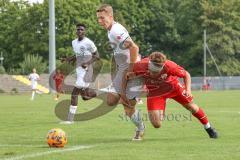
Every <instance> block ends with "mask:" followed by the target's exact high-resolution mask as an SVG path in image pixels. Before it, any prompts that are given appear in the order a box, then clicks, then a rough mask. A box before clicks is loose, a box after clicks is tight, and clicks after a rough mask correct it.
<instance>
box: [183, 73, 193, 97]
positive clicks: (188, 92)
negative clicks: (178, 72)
mask: <svg viewBox="0 0 240 160" xmlns="http://www.w3.org/2000/svg"><path fill="white" fill-rule="evenodd" d="M183 81H184V84H185V87H186V95H187V96H192V91H191V75H190V74H189V73H188V72H187V71H186V74H185V76H184V77H183Z"/></svg>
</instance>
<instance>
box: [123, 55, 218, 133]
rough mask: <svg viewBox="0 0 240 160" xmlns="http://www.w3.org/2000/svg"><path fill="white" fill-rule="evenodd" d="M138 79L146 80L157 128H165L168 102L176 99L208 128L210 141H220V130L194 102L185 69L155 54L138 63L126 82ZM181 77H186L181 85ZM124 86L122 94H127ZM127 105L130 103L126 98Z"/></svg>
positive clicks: (189, 77) (189, 80)
mask: <svg viewBox="0 0 240 160" xmlns="http://www.w3.org/2000/svg"><path fill="white" fill-rule="evenodd" d="M136 77H143V78H144V84H145V86H146V88H147V91H148V92H147V93H148V94H147V109H148V113H149V119H150V121H151V123H152V125H153V126H154V127H155V128H160V127H161V122H162V120H163V116H164V111H165V107H166V100H167V99H168V98H171V99H174V100H175V101H177V102H178V103H180V104H181V105H182V106H183V107H184V108H186V109H187V110H189V111H190V112H191V113H192V115H193V116H194V117H196V118H197V119H198V120H199V121H200V122H201V124H202V125H203V126H204V128H205V130H206V131H207V133H208V135H209V137H210V138H217V137H218V134H217V132H216V130H215V129H214V128H213V127H212V126H211V125H210V123H209V121H208V118H207V115H206V114H205V113H204V111H203V109H202V108H200V107H199V106H198V105H197V104H195V103H194V102H193V96H192V93H191V76H190V74H189V73H188V72H187V71H186V70H185V69H184V68H182V67H180V66H179V65H177V64H176V63H174V62H173V61H170V60H168V59H167V58H166V56H165V55H164V54H163V53H161V52H153V53H151V54H150V56H149V57H148V58H144V59H142V60H141V61H139V62H137V63H135V64H134V67H133V72H128V73H127V74H126V76H125V81H126V82H127V80H129V79H133V78H136ZM178 78H183V82H184V84H181V83H180V82H179V80H178ZM126 82H124V83H123V90H122V92H123V93H122V94H124V93H125V88H126V86H125V84H126ZM125 101H126V103H128V102H127V100H126V99H125Z"/></svg>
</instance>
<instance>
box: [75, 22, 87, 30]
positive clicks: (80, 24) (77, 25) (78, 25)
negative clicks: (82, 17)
mask: <svg viewBox="0 0 240 160" xmlns="http://www.w3.org/2000/svg"><path fill="white" fill-rule="evenodd" d="M76 27H84V28H85V29H86V28H87V27H86V25H85V24H83V23H78V24H76Z"/></svg>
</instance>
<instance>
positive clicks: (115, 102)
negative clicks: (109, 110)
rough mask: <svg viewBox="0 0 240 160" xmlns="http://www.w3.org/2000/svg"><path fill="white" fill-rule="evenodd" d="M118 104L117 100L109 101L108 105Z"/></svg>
mask: <svg viewBox="0 0 240 160" xmlns="http://www.w3.org/2000/svg"><path fill="white" fill-rule="evenodd" d="M117 104H118V102H117V101H107V105H109V106H115V105H117Z"/></svg>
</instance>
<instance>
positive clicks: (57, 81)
mask: <svg viewBox="0 0 240 160" xmlns="http://www.w3.org/2000/svg"><path fill="white" fill-rule="evenodd" d="M53 80H54V81H55V86H56V92H57V93H56V97H55V100H58V98H59V96H60V93H62V92H63V91H62V83H63V81H64V75H63V74H62V73H61V71H60V69H57V71H56V73H55V75H54V76H53Z"/></svg>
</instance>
